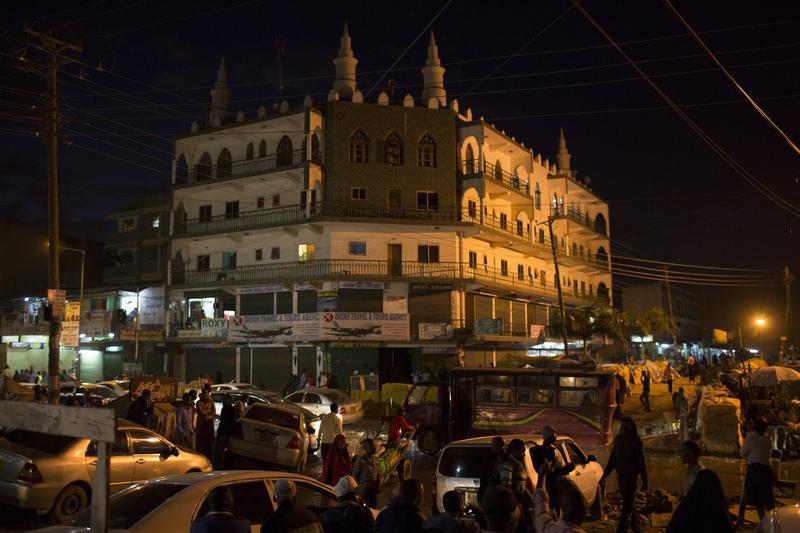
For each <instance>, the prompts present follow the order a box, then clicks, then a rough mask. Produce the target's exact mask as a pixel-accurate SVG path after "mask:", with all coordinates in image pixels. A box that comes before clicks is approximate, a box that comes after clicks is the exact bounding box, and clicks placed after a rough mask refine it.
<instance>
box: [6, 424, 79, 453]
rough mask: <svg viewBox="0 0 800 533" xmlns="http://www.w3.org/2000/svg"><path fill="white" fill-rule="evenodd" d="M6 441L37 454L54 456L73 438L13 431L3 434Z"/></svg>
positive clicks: (19, 430)
mask: <svg viewBox="0 0 800 533" xmlns="http://www.w3.org/2000/svg"><path fill="white" fill-rule="evenodd" d="M3 437H5V438H6V439H7V440H9V441H11V442H13V443H14V444H18V445H20V446H25V447H26V448H31V449H32V450H36V451H38V452H42V453H46V454H49V455H55V454H57V453H58V452H60V451H61V450H63V449H64V448H66V447H67V446H69V445H70V444H72V443H73V442H75V440H76V439H75V438H74V437H64V436H62V435H49V434H47V433H36V432H35V431H27V430H25V429H15V430H13V431H9V432H8V433H5V434H3Z"/></svg>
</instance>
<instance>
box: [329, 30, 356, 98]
mask: <svg viewBox="0 0 800 533" xmlns="http://www.w3.org/2000/svg"><path fill="white" fill-rule="evenodd" d="M339 43H340V44H339V55H338V56H336V59H334V60H333V64H334V66H335V67H336V80H334V82H333V90H334V91H336V92H337V93H338V94H339V98H340V99H341V100H352V98H353V93H354V92H355V91H356V65H357V64H358V59H356V58H355V57H353V49H352V48H351V46H350V32H349V30H348V29H347V21H345V23H344V30H343V31H342V38H341V39H340V40H339ZM328 99H329V100H330V98H328Z"/></svg>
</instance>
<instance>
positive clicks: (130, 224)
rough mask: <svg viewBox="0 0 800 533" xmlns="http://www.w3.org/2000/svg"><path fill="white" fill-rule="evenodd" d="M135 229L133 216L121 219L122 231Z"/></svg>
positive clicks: (126, 231)
mask: <svg viewBox="0 0 800 533" xmlns="http://www.w3.org/2000/svg"><path fill="white" fill-rule="evenodd" d="M135 230H136V219H135V218H125V219H123V220H122V233H128V232H129V231H135Z"/></svg>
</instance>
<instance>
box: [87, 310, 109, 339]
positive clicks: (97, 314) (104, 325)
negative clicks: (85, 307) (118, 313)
mask: <svg viewBox="0 0 800 533" xmlns="http://www.w3.org/2000/svg"><path fill="white" fill-rule="evenodd" d="M112 317H113V313H112V312H111V311H86V312H85V313H83V315H81V318H82V320H81V333H83V334H84V335H87V336H89V337H104V336H106V335H108V334H109V333H111V319H112Z"/></svg>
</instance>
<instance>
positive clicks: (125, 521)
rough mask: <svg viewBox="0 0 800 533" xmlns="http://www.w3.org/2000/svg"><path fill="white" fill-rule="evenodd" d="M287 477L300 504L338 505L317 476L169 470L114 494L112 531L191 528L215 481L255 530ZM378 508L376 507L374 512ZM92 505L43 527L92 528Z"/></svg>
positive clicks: (54, 529)
mask: <svg viewBox="0 0 800 533" xmlns="http://www.w3.org/2000/svg"><path fill="white" fill-rule="evenodd" d="M279 479H288V480H291V481H293V482H294V483H295V485H296V486H297V496H296V499H295V503H296V505H297V507H299V508H300V509H307V508H312V510H314V511H318V512H324V511H325V510H327V509H328V508H330V507H332V506H334V505H336V497H335V495H334V494H333V488H331V487H329V486H328V485H325V484H324V483H322V482H321V481H317V480H316V479H314V478H311V477H308V476H303V475H300V474H290V473H287V472H271V471H264V470H228V471H219V472H211V473H207V474H186V475H180V476H167V477H161V478H158V479H152V480H149V481H145V482H143V483H138V484H136V485H134V486H132V487H130V488H128V489H126V490H124V491H121V492H119V493H117V494H114V495H113V496H111V497H110V498H109V502H108V506H109V513H108V514H109V522H108V531H110V532H117V531H128V532H131V531H145V532H148V533H149V532H156V531H158V532H162V531H164V532H168V531H189V529H190V528H191V524H192V522H193V521H194V520H195V518H197V517H199V516H204V515H205V514H206V513H207V512H208V503H207V502H206V498H207V497H208V494H209V493H210V492H211V490H213V489H215V488H216V487H220V486H226V487H228V488H229V489H230V490H231V492H232V493H233V509H232V512H233V514H234V515H235V516H240V517H242V518H247V519H248V520H249V521H250V528H251V529H250V530H251V531H252V532H254V533H257V532H259V531H261V524H262V523H263V522H264V521H265V520H266V518H267V517H269V516H270V515H272V513H274V512H275V509H276V507H277V504H276V503H275V501H274V500H273V499H272V494H273V486H274V483H275V482H276V481H278V480H279ZM374 513H375V511H374V510H373V514H374ZM90 520H91V508H89V509H87V510H86V511H85V512H84V513H83V514H81V515H80V516H79V517H78V518H77V519H76V520H74V521H73V522H72V525H71V526H56V527H50V528H45V529H41V530H39V531H42V532H45V531H47V532H53V533H56V532H61V533H66V532H68V531H74V532H77V531H80V532H88V531H90V529H89V525H90Z"/></svg>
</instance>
